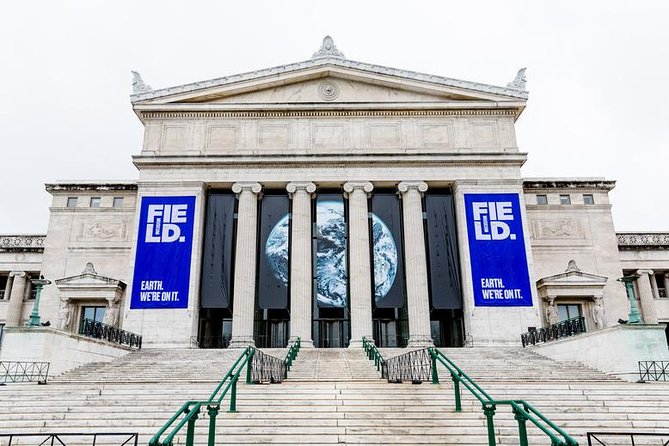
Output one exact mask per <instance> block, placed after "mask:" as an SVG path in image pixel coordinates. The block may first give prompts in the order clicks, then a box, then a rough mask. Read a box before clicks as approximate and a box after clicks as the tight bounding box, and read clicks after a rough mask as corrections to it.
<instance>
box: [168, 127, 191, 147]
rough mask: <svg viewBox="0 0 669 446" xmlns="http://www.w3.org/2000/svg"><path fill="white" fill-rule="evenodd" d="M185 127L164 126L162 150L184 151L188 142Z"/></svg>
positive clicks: (186, 128)
mask: <svg viewBox="0 0 669 446" xmlns="http://www.w3.org/2000/svg"><path fill="white" fill-rule="evenodd" d="M188 133H189V132H188V126H187V125H167V124H166V125H165V126H164V127H163V141H162V150H165V151H168V152H173V151H178V150H184V149H185V148H186V147H187V144H188V142H189V137H188V136H189V135H188Z"/></svg>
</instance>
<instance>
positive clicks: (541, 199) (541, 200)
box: [537, 195, 548, 205]
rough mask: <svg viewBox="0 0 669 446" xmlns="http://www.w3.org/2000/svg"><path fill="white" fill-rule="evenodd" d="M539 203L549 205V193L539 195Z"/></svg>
mask: <svg viewBox="0 0 669 446" xmlns="http://www.w3.org/2000/svg"><path fill="white" fill-rule="evenodd" d="M537 204H540V205H547V204H548V195H537Z"/></svg>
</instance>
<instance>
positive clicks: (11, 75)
mask: <svg viewBox="0 0 669 446" xmlns="http://www.w3.org/2000/svg"><path fill="white" fill-rule="evenodd" d="M668 19H669V2H668V1H666V0H658V1H638V0H637V1H600V2H596V1H583V0H579V1H559V2H558V1H551V2H549V1H537V0H531V1H499V0H496V1H464V0H462V1H460V2H451V1H443V0H442V1H434V2H427V1H424V2H421V1H413V2H408V1H402V2H392V1H378V2H373V1H360V0H356V1H341V0H338V1H329V2H321V1H314V0H310V1H303V2H296V1H294V2H290V1H249V0H246V1H243V2H232V1H188V2H186V1H183V2H177V1H165V0H161V1H138V0H134V1H120V0H115V1H92V0H85V1H84V0H82V1H58V0H55V1H41V2H40V1H37V2H34V1H32V2H19V1H13V2H6V3H5V4H4V5H3V7H2V14H1V16H0V48H1V49H2V53H1V55H2V58H1V59H0V166H1V167H2V169H1V171H0V233H1V234H12V233H14V234H25V233H45V232H46V229H47V224H48V217H49V211H48V207H49V204H50V199H49V198H50V196H49V194H48V193H47V192H45V190H44V183H45V182H49V181H53V180H57V179H73V180H77V179H104V180H109V179H134V178H136V169H135V167H134V166H133V165H132V163H131V155H133V154H136V153H138V152H139V150H140V144H141V142H142V126H141V124H140V122H139V120H138V119H137V118H136V116H135V115H134V113H133V112H132V109H131V106H130V100H129V97H128V96H129V94H130V92H131V80H132V77H131V74H130V70H138V71H139V72H140V73H141V74H142V76H143V78H144V80H145V81H146V82H147V83H148V84H150V85H152V86H153V88H154V89H156V88H164V87H169V86H174V85H180V84H184V83H190V82H195V81H200V80H206V79H211V78H215V77H220V76H224V75H229V74H235V73H240V72H244V71H248V70H254V69H260V68H266V67H270V66H275V65H282V64H286V63H291V62H297V61H302V60H306V59H309V58H310V57H311V54H312V53H313V52H314V51H315V50H316V49H318V47H319V46H320V43H321V40H322V38H323V36H324V35H326V34H330V35H332V37H333V38H334V40H335V43H336V45H337V47H338V48H339V49H340V50H341V51H343V52H344V54H345V55H346V57H347V58H348V59H352V60H358V61H363V62H370V63H377V64H382V65H387V66H391V67H395V68H404V69H410V70H414V71H420V72H425V73H430V74H438V75H443V76H448V77H452V78H456V79H464V80H470V81H477V82H484V83H489V84H493V85H502V86H504V85H506V83H507V82H509V81H510V80H512V79H513V77H514V76H515V74H516V71H517V70H518V68H520V67H524V66H527V67H528V69H527V77H528V85H527V88H528V90H529V91H530V99H529V101H528V106H527V108H526V109H525V111H524V113H523V115H522V116H521V117H520V119H519V120H518V123H517V137H518V143H519V146H520V150H521V151H523V152H528V153H529V161H528V162H527V164H526V165H525V166H524V167H523V175H524V176H525V177H537V176H550V177H558V176H560V177H564V176H588V177H593V176H602V177H606V178H607V179H612V180H617V186H616V189H615V190H614V192H613V193H612V199H613V215H614V221H615V224H616V229H617V230H619V231H621V230H665V231H669V199H668V197H669V194H668V193H667V173H668V172H669V154H668V153H667V149H668V148H669V107H668V106H667V104H669V89H668V88H667V82H668V81H669V22H668Z"/></svg>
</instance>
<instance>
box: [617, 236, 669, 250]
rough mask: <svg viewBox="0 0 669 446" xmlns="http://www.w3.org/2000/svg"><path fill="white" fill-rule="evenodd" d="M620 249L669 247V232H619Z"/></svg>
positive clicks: (659, 248) (664, 248) (661, 248)
mask: <svg viewBox="0 0 669 446" xmlns="http://www.w3.org/2000/svg"><path fill="white" fill-rule="evenodd" d="M616 236H617V237H618V249H620V250H638V251H643V250H655V249H657V250H666V249H669V232H617V233H616Z"/></svg>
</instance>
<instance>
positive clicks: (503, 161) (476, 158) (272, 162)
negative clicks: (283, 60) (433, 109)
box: [133, 153, 527, 169]
mask: <svg viewBox="0 0 669 446" xmlns="http://www.w3.org/2000/svg"><path fill="white" fill-rule="evenodd" d="M526 160H527V154H526V153H514V154H508V153H504V154H498V153H493V154H491V153H450V154H435V153H425V154H411V155H407V154H404V153H397V154H392V153H382V154H377V153H374V154H370V153H367V154H350V153H347V154H314V155H285V154H277V155H260V156H257V155H256V156H254V155H229V156H226V155H181V156H169V155H168V156H166V155H161V156H144V155H135V156H133V163H134V164H135V166H137V167H138V168H142V169H145V168H164V167H174V168H181V167H184V166H188V167H193V166H202V167H209V168H211V167H219V168H224V167H237V168H238V167H244V168H255V167H261V168H265V167H268V166H273V167H281V168H291V167H296V168H308V167H317V166H318V167H324V166H326V167H327V166H341V167H352V166H354V167H363V166H369V167H379V165H381V164H384V163H389V165H391V166H399V165H406V166H416V165H421V166H436V167H444V166H445V165H447V166H454V165H457V166H464V167H481V166H495V167H501V166H503V167H520V166H522V165H523V164H524V163H525V161H526Z"/></svg>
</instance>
